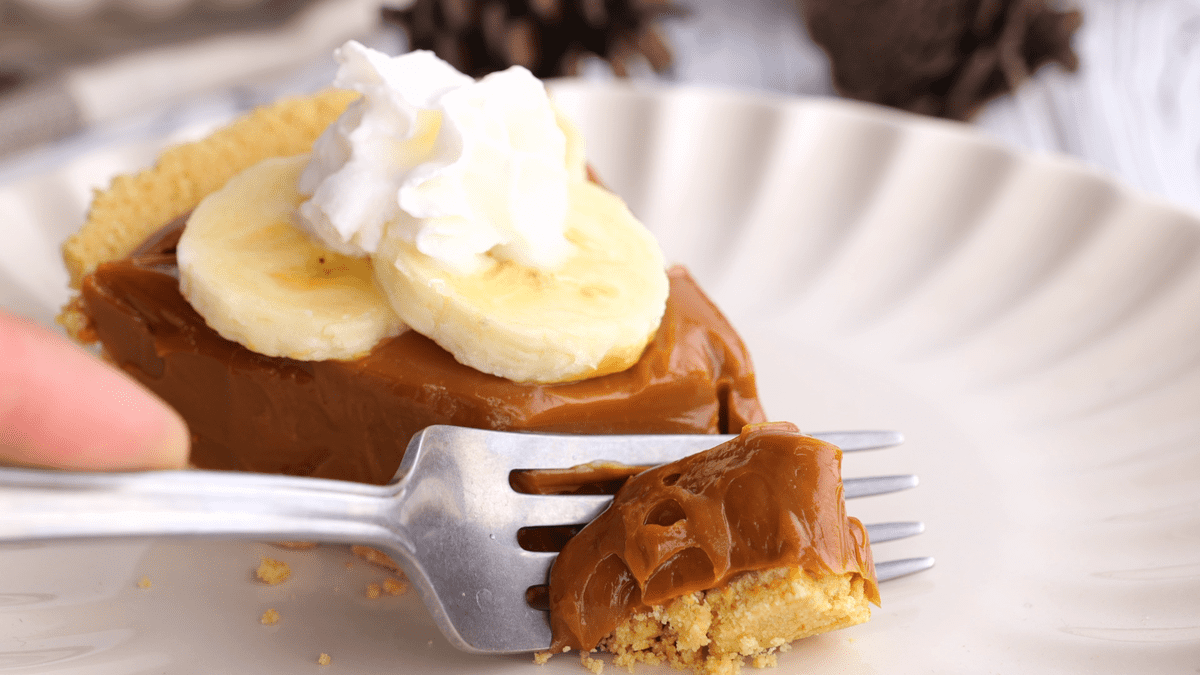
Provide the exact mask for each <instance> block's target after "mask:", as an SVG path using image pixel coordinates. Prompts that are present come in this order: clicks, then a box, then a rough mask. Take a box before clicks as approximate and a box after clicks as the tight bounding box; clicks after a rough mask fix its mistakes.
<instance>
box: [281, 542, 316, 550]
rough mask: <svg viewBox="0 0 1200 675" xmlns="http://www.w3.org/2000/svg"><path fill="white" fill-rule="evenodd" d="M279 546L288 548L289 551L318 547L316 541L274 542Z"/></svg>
mask: <svg viewBox="0 0 1200 675" xmlns="http://www.w3.org/2000/svg"><path fill="white" fill-rule="evenodd" d="M272 545H273V546H276V547H278V548H286V549H288V550H289V551H309V550H312V549H314V548H316V547H317V542H315V541H276V542H273V543H272Z"/></svg>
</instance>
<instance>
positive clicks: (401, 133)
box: [299, 41, 573, 274]
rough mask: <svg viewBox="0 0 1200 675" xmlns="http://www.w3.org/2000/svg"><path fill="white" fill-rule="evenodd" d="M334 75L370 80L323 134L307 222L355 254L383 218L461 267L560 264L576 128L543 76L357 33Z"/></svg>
mask: <svg viewBox="0 0 1200 675" xmlns="http://www.w3.org/2000/svg"><path fill="white" fill-rule="evenodd" d="M335 58H336V59H337V61H338V63H339V69H338V74H337V78H336V79H335V80H334V85H335V86H337V87H341V88H346V89H352V90H355V91H358V92H360V93H362V98H361V99H359V100H358V101H356V102H355V103H353V104H351V106H350V107H349V108H348V109H347V110H346V112H345V113H344V114H343V115H342V116H341V117H340V118H339V119H338V120H337V122H335V123H334V124H333V125H331V126H330V127H329V128H328V129H327V130H326V131H325V133H324V134H322V136H321V137H320V138H319V139H318V140H317V142H316V143H315V144H314V146H313V153H312V159H311V161H310V163H309V165H308V166H307V167H306V169H305V170H304V172H303V174H302V175H301V178H300V184H299V189H300V192H301V193H302V194H304V195H306V196H309V199H308V200H307V201H305V202H304V203H302V204H301V206H300V208H299V215H300V218H299V220H300V223H301V226H302V227H304V228H305V229H306V230H308V231H309V232H310V233H311V234H313V235H314V236H316V237H317V238H318V239H319V240H320V241H321V242H323V243H324V244H325V245H326V246H328V247H329V248H331V249H333V250H335V251H338V252H340V253H344V254H347V255H355V256H365V255H372V254H374V253H375V251H376V248H377V247H378V245H379V242H380V239H381V237H382V236H383V232H384V230H385V228H401V229H400V230H399V232H401V236H403V237H404V238H405V239H407V240H409V241H411V242H413V244H414V245H415V246H416V248H417V250H419V251H420V252H421V253H423V254H425V255H428V256H430V257H432V258H434V259H436V260H438V261H439V262H441V263H442V264H444V265H445V266H447V267H448V268H450V269H451V270H453V271H455V272H458V273H462V274H470V273H474V272H476V271H479V270H480V269H483V268H485V267H486V266H488V265H491V264H494V263H495V261H496V260H508V261H512V262H515V263H518V264H520V265H524V266H527V267H532V268H536V269H542V270H546V269H553V268H554V267H556V266H558V265H559V264H560V263H561V262H562V261H563V260H564V259H565V258H566V257H567V256H568V255H569V254H570V252H571V249H572V245H571V244H570V243H569V242H568V241H567V239H566V236H565V221H566V216H567V209H568V199H567V194H568V183H569V181H570V180H571V179H572V177H573V176H572V171H571V170H570V168H569V166H570V162H569V161H568V159H569V158H568V147H567V146H568V142H567V138H566V136H565V134H564V132H563V130H562V129H561V128H560V127H559V125H558V123H557V120H556V115H555V111H554V108H553V107H552V106H551V104H550V99H549V97H548V96H547V93H546V89H545V86H544V85H543V84H542V83H541V82H540V81H539V80H538V79H537V78H535V77H534V76H533V74H532V73H530V72H529V71H528V70H526V69H524V68H521V67H519V66H514V67H512V68H509V69H508V70H505V71H503V72H498V73H492V74H490V75H488V76H486V77H484V78H483V79H481V80H478V81H476V80H474V79H473V78H471V77H469V76H467V75H464V74H462V73H460V72H458V71H457V70H455V69H454V67H453V66H451V65H450V64H448V63H446V62H445V61H442V60H441V59H439V58H438V57H437V56H435V55H434V54H433V53H432V52H427V51H414V52H409V53H407V54H403V55H401V56H397V57H391V56H388V55H387V54H384V53H382V52H379V51H376V50H373V49H370V48H368V47H365V46H363V45H362V44H359V43H358V42H354V41H351V42H348V43H346V44H345V45H344V46H342V47H341V48H340V49H338V50H337V52H335Z"/></svg>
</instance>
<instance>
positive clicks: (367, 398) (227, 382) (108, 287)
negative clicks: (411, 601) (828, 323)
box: [80, 219, 766, 483]
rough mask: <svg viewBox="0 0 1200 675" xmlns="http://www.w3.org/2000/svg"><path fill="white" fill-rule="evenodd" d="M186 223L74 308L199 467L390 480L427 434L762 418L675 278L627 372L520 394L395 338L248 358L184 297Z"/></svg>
mask: <svg viewBox="0 0 1200 675" xmlns="http://www.w3.org/2000/svg"><path fill="white" fill-rule="evenodd" d="M182 229H183V221H182V219H181V220H179V221H177V222H175V223H172V224H171V225H170V226H168V227H167V228H166V229H164V230H163V231H162V232H161V233H159V234H156V235H155V236H153V237H151V238H150V239H148V240H147V241H146V242H145V243H144V244H143V245H142V246H141V247H140V248H139V249H138V250H137V251H136V252H135V253H134V254H133V255H132V256H130V257H129V258H127V259H124V260H119V261H115V262H110V263H106V264H103V265H101V266H99V267H98V268H97V270H96V271H95V272H94V273H93V274H91V275H89V276H88V277H86V278H85V279H84V282H83V286H82V294H81V298H80V307H81V308H82V309H83V311H84V312H85V313H86V315H87V316H88V317H89V319H90V321H91V326H90V330H91V332H93V333H94V334H95V336H96V337H97V339H98V340H99V341H100V343H101V344H102V345H103V347H104V351H105V353H106V355H107V356H108V357H109V358H110V359H111V360H112V361H114V362H115V363H117V364H118V365H119V366H120V367H121V368H123V369H125V371H127V372H128V373H130V374H131V375H132V376H133V377H134V378H136V379H137V380H138V381H140V382H142V383H143V384H145V385H146V386H147V387H149V388H150V389H151V390H153V391H154V392H156V393H157V394H158V395H159V396H161V397H162V398H164V399H165V400H166V401H167V402H169V403H170V404H171V405H173V406H174V407H175V408H176V409H178V410H179V412H180V413H181V414H182V415H183V417H184V419H186V420H187V422H188V426H189V428H190V429H191V432H192V461H193V463H194V464H196V465H197V466H199V467H201V468H208V469H233V470H241V471H258V472H267V473H287V474H298V475H310V476H319V477H324V478H338V479H344V480H355V481H363V482H369V483H385V482H387V481H389V480H390V479H391V478H392V476H393V474H394V473H395V471H396V468H397V467H398V466H399V464H400V459H401V457H402V456H403V454H404V450H405V448H406V447H407V445H408V441H409V439H410V438H411V437H412V435H413V434H414V433H416V432H417V431H419V430H420V429H422V428H424V427H426V426H429V425H431V424H455V425H461V426H469V427H480V428H489V429H501V430H524V431H548V432H561V433H591V434H613V433H737V432H738V431H739V430H740V429H741V428H742V426H743V425H745V424H748V423H756V422H762V421H764V420H765V419H766V417H765V415H764V414H763V411H762V408H761V407H760V405H759V403H758V399H757V392H756V388H755V380H754V371H753V369H752V367H751V364H750V358H749V354H748V353H747V351H746V348H745V346H744V345H743V344H742V342H741V340H740V339H739V338H738V336H737V334H736V333H735V332H734V330H733V328H732V327H731V326H730V325H729V323H728V321H726V319H725V318H724V317H723V316H722V315H721V313H720V312H719V311H718V310H717V308H716V307H715V306H714V305H713V304H712V302H711V301H709V300H708V298H706V297H705V296H704V294H703V293H702V292H701V291H700V289H699V288H698V287H697V285H696V284H695V282H694V281H693V280H692V279H691V277H690V276H689V275H688V274H687V272H686V271H685V270H683V269H682V268H675V269H672V270H671V271H670V282H671V291H670V297H669V299H668V302H667V309H666V313H665V315H664V316H663V320H662V324H661V326H660V327H659V329H658V332H657V333H656V334H655V336H654V339H653V340H652V341H651V342H650V344H649V345H648V346H647V347H646V350H645V352H644V353H643V354H642V357H641V359H640V360H639V361H638V362H637V363H636V364H635V365H634V366H633V367H632V368H629V369H628V370H625V371H622V372H619V373H613V374H610V375H605V376H602V377H596V378H592V379H588V380H582V381H578V382H568V383H561V384H551V385H538V384H520V383H514V382H512V381H510V380H506V379H503V378H499V377H495V376H493V375H487V374H484V373H481V372H479V371H476V370H474V369H472V368H468V367H466V366H464V365H462V364H460V363H458V362H457V361H455V360H454V358H453V357H452V356H451V355H450V354H449V353H447V352H446V351H444V350H442V349H441V348H440V347H438V346H437V345H436V344H434V343H433V342H432V341H431V340H429V339H428V338H426V337H424V336H422V335H420V334H418V333H416V332H414V331H406V332H403V333H401V334H400V335H398V336H396V337H394V338H389V339H387V340H385V341H383V342H382V343H380V344H379V345H378V346H376V347H375V349H374V350H372V351H371V352H370V353H369V354H368V355H366V356H364V357H363V358H360V359H357V360H353V361H294V360H291V359H286V358H274V357H267V356H263V355H261V354H256V353H254V352H252V351H250V350H248V349H246V348H245V347H242V346H241V345H239V344H237V343H234V342H230V341H228V340H225V339H224V338H222V337H220V336H219V335H217V334H216V332H214V331H213V330H211V329H210V328H209V327H208V326H207V325H206V324H205V323H204V319H203V318H202V317H200V315H199V314H197V313H196V312H195V310H193V309H192V307H191V306H190V305H189V304H188V303H187V301H186V300H185V299H184V298H183V296H182V295H180V293H179V285H178V279H177V269H176V267H175V255H174V245H175V242H176V241H178V237H179V233H180V232H181V231H182Z"/></svg>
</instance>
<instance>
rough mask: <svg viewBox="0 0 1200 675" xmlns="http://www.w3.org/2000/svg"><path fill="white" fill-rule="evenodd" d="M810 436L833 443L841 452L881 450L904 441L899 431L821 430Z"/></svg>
mask: <svg viewBox="0 0 1200 675" xmlns="http://www.w3.org/2000/svg"><path fill="white" fill-rule="evenodd" d="M810 436H812V437H813V438H819V439H821V440H823V441H825V442H827V443H833V444H834V445H836V446H838V447H839V448H841V449H842V452H858V451H860V450H882V449H884V448H891V447H895V446H897V445H900V444H901V443H903V442H904V434H902V433H900V432H899V431H822V432H819V433H815V434H810Z"/></svg>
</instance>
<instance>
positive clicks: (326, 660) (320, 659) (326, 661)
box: [317, 652, 333, 666]
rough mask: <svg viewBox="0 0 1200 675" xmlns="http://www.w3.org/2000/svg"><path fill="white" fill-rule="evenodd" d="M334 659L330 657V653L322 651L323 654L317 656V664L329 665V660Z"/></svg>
mask: <svg viewBox="0 0 1200 675" xmlns="http://www.w3.org/2000/svg"><path fill="white" fill-rule="evenodd" d="M332 660H333V659H331V658H329V655H328V654H326V653H325V652H321V655H320V656H318V657H317V665H320V666H327V665H329V662H330V661H332Z"/></svg>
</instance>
